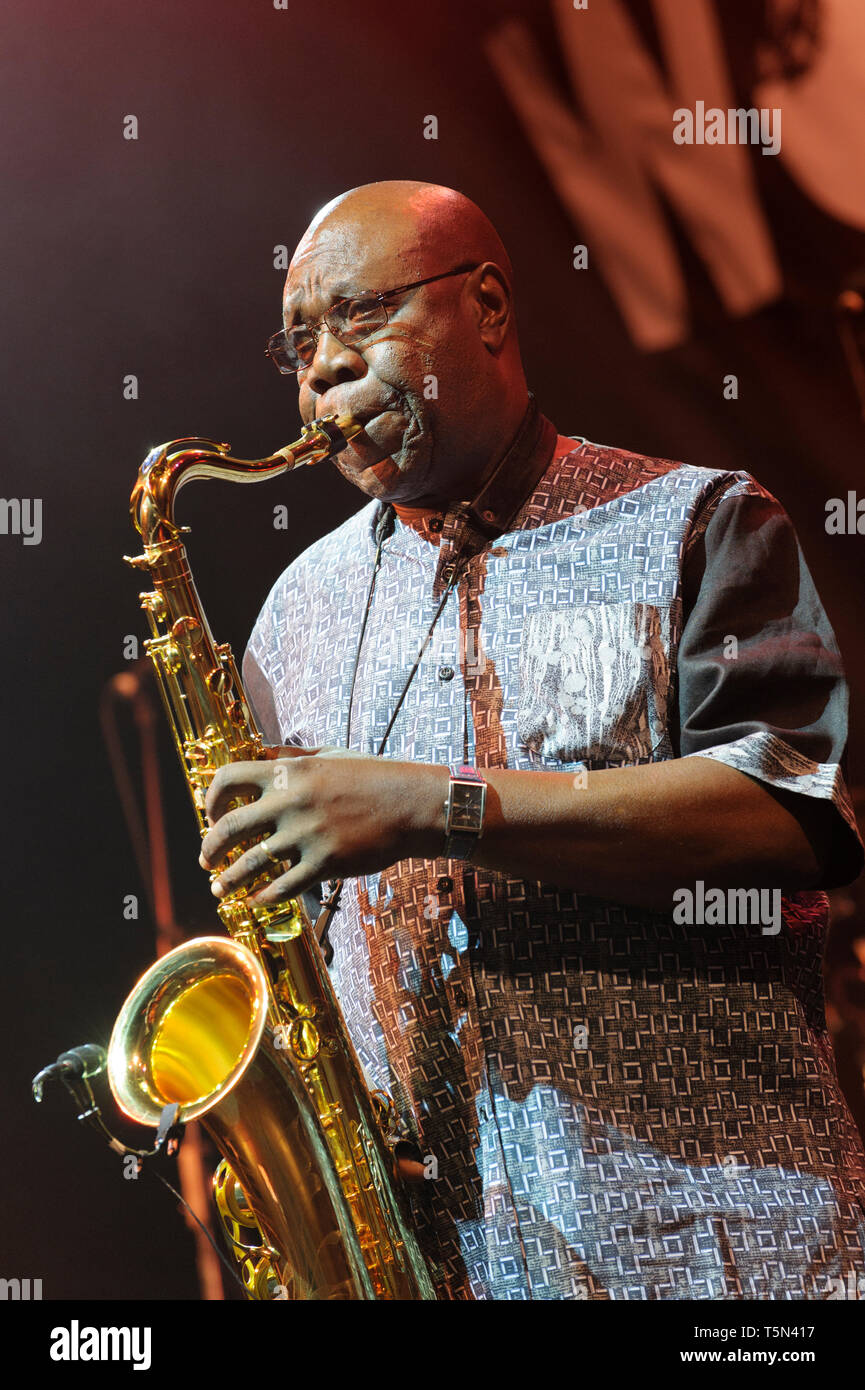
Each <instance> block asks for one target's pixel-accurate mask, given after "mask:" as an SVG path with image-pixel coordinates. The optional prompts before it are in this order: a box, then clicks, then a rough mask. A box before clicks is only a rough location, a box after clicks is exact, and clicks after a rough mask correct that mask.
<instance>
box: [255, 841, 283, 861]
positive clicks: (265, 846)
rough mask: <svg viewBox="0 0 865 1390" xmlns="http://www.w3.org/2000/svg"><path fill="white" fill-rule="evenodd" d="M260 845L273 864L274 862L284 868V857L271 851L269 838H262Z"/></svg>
mask: <svg viewBox="0 0 865 1390" xmlns="http://www.w3.org/2000/svg"><path fill="white" fill-rule="evenodd" d="M258 847H259V849H263V850H264V852H265V854H266V855H267V857H268V859H269V860H270V862H271V864H274V865H275V866H276V867H277V868H282V863H283V861H282V857H281V856H280V855H278V854H274V853H273V852H272V851H271V849H270V848H269V842H268V841H267V840H260V841H259V845H258Z"/></svg>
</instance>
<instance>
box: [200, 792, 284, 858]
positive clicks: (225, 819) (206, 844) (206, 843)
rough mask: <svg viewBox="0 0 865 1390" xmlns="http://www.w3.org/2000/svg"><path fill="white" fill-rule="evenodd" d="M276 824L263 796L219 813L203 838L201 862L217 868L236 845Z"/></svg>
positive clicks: (252, 838)
mask: <svg viewBox="0 0 865 1390" xmlns="http://www.w3.org/2000/svg"><path fill="white" fill-rule="evenodd" d="M272 828H273V821H272V820H270V819H268V816H267V813H266V810H265V807H264V806H263V804H262V802H261V801H260V800H256V801H253V802H252V803H251V804H250V805H249V806H236V807H235V808H234V809H233V810H231V811H227V812H226V813H225V815H224V816H220V818H219V820H218V821H217V822H216V824H215V825H214V826H212V827H211V829H210V830H208V832H207V834H206V835H205V837H204V839H203V840H202V841H201V857H200V858H199V861H198V862H199V863H200V865H201V867H202V868H203V869H215V868H217V867H218V866H219V865H220V864H221V863H222V861H223V860H224V859H225V856H226V855H227V854H228V852H229V850H232V849H234V848H235V846H236V845H242V844H243V843H244V841H248V840H257V839H258V838H259V836H260V835H261V834H262V832H263V831H265V830H269V829H272Z"/></svg>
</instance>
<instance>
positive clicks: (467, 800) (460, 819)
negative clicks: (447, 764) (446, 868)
mask: <svg viewBox="0 0 865 1390" xmlns="http://www.w3.org/2000/svg"><path fill="white" fill-rule="evenodd" d="M450 773H451V780H450V786H449V787H448V799H447V801H446V802H445V804H444V807H445V847H444V858H445V859H468V858H470V856H471V854H472V851H473V850H474V847H475V845H476V844H477V842H478V840H479V839H480V838H481V835H482V834H483V830H484V810H485V808H486V804H487V784H486V782H485V781H484V779H483V777H482V776H481V774H480V773H479V772H478V770H477V768H476V767H469V766H468V765H467V764H465V765H462V764H459V763H452V764H451V769H450Z"/></svg>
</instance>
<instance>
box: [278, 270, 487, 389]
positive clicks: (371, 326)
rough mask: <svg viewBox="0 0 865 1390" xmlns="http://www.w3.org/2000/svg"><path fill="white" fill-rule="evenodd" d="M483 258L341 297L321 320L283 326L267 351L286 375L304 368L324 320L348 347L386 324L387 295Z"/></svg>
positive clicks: (390, 296) (444, 277)
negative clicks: (374, 290)
mask: <svg viewBox="0 0 865 1390" xmlns="http://www.w3.org/2000/svg"><path fill="white" fill-rule="evenodd" d="M480 264H481V262H480V261H474V262H473V263H472V264H471V265H458V266H457V267H456V268H455V269H454V270H445V271H443V272H442V274H441V275H428V276H427V278H426V279H425V280H413V281H412V282H411V284H408V285H397V287H396V289H393V290H382V291H381V293H380V294H367V293H363V294H356V295H351V296H349V297H348V298H347V299H338V300H337V302H336V303H335V304H332V305H331V307H330V308H329V309H328V311H327V313H326V314H324V315H322V317H321V318H320V319H319V321H318V323H313V324H306V323H303V324H297V325H296V326H295V327H294V328H288V329H286V328H281V329H280V330H279V332H278V333H274V334H273V337H271V338H268V340H267V347H266V348H265V353H266V354H267V356H268V357H269V358H270V359H271V361H272V362H274V363H275V364H276V367H277V369H278V370H279V371H280V372H281V373H282V375H283V376H291V375H292V374H293V373H295V372H302V371H303V370H304V368H305V367H309V366H311V365H312V360H313V358H314V357H315V350H316V347H317V345H318V340H319V337H320V335H321V329H322V324H324V326H325V327H326V328H327V330H328V332H329V333H332V334H333V336H334V338H336V339H337V340H338V341H339V342H340V343H342V344H343V345H344V346H345V347H353V346H354V344H355V343H364V342H366V340H367V338H370V337H372V335H373V333H377V332H378V331H379V329H381V328H384V327H385V326H386V325H387V321H388V317H387V306H386V304H385V300H386V299H393V297H394V295H397V294H405V293H406V291H407V290H416V289H419V288H420V286H421V285H431V284H432V283H433V281H434V280H447V279H448V277H449V276H451V275H467V274H468V272H469V271H471V270H477V268H478V266H479V265H480Z"/></svg>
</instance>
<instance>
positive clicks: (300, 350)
mask: <svg viewBox="0 0 865 1390" xmlns="http://www.w3.org/2000/svg"><path fill="white" fill-rule="evenodd" d="M265 351H266V353H267V355H268V357H269V358H271V360H272V361H273V362H274V363H275V364H276V366H277V367H278V369H279V370H280V371H281V372H282V373H283V374H284V375H289V374H290V373H291V372H299V371H301V370H302V368H303V367H308V366H309V364H310V362H311V361H312V359H313V357H314V356H315V339H314V338H313V336H312V334H311V333H310V332H309V329H307V328H292V329H290V330H289V331H288V333H286V332H285V331H284V330H283V329H280V331H279V332H278V333H274V335H273V337H272V338H268V340H267V347H266V349H265Z"/></svg>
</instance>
